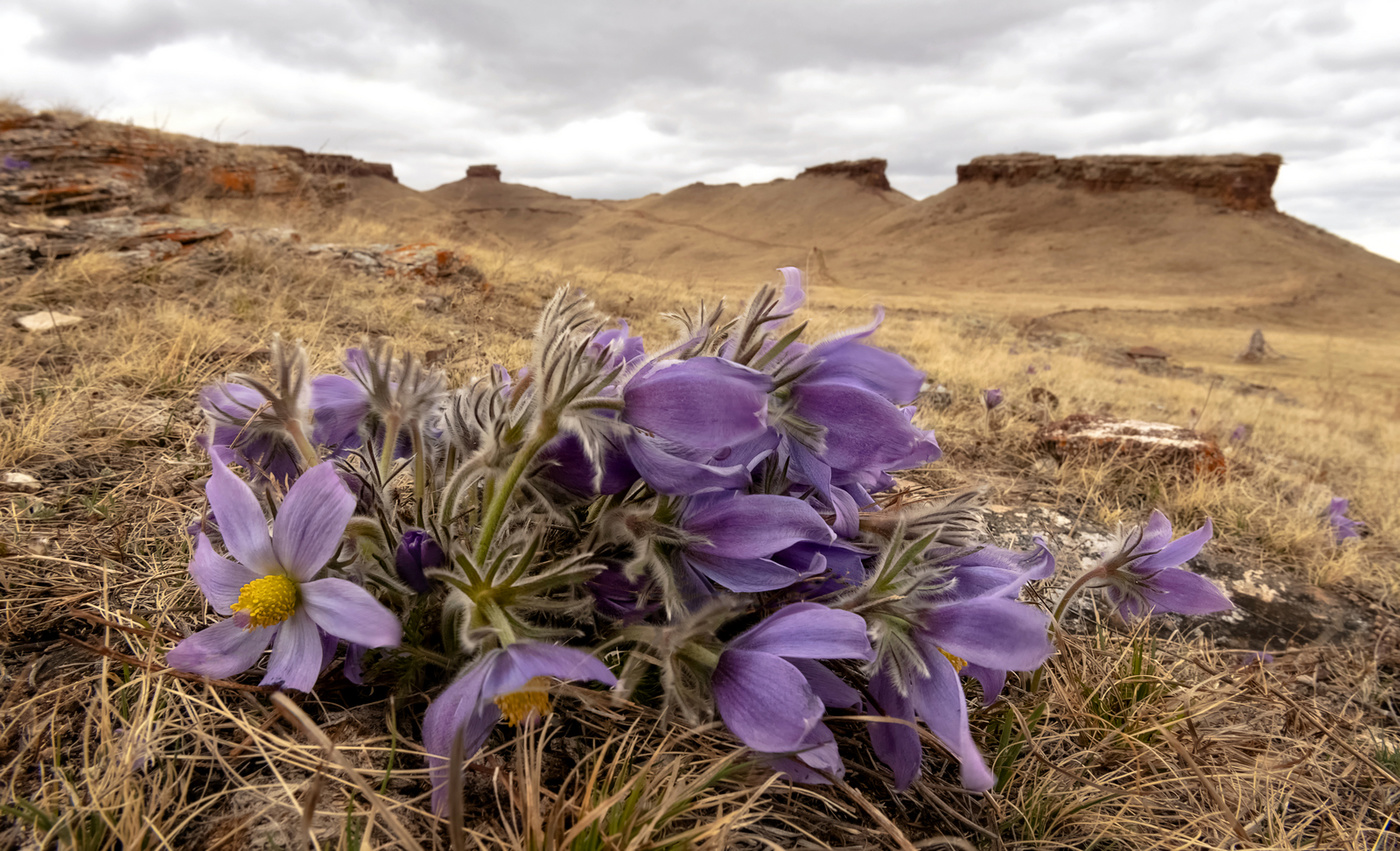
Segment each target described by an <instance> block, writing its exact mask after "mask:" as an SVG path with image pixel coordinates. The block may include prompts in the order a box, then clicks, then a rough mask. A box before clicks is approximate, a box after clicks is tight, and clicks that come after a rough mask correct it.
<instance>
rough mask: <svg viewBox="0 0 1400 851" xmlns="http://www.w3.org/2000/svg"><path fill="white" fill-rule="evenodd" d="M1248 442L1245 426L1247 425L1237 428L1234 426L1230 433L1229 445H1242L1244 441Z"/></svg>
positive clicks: (1247, 431) (1247, 432)
mask: <svg viewBox="0 0 1400 851" xmlns="http://www.w3.org/2000/svg"><path fill="white" fill-rule="evenodd" d="M1248 440H1249V426H1247V425H1243V424H1241V425H1237V426H1235V428H1234V430H1233V431H1231V432H1230V442H1231V443H1239V444H1244V443H1245V442H1246V441H1248Z"/></svg>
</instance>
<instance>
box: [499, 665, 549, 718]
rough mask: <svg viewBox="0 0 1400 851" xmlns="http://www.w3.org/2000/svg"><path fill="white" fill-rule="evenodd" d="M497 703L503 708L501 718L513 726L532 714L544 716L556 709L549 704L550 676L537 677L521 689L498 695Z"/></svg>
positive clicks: (539, 716)
mask: <svg viewBox="0 0 1400 851" xmlns="http://www.w3.org/2000/svg"><path fill="white" fill-rule="evenodd" d="M496 705H497V706H499V707H500V708H501V718H502V719H503V720H504V721H505V722H506V723H507V724H509V725H510V726H512V727H518V726H520V725H521V724H522V723H524V722H525V721H527V720H529V719H530V717H531V716H534V717H538V718H543V717H544V716H546V715H548V714H549V713H550V712H551V711H553V709H554V707H552V706H550V704H549V678H548V677H535V678H534V679H532V680H530V681H529V682H528V683H526V684H525V687H524V688H522V689H520V690H519V691H512V692H509V693H507V694H501V695H497V696H496Z"/></svg>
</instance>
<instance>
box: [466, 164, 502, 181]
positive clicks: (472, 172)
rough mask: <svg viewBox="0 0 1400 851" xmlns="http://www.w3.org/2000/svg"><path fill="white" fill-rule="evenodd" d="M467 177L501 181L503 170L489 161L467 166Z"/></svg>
mask: <svg viewBox="0 0 1400 851" xmlns="http://www.w3.org/2000/svg"><path fill="white" fill-rule="evenodd" d="M467 177H470V178H475V179H481V180H494V181H496V182H497V183H500V182H501V170H500V169H499V168H496V167H495V166H494V165H491V164H489V163H483V164H481V165H469V166H467Z"/></svg>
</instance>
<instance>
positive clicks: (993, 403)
mask: <svg viewBox="0 0 1400 851" xmlns="http://www.w3.org/2000/svg"><path fill="white" fill-rule="evenodd" d="M1005 398H1006V397H1005V396H1004V395H1003V394H1002V392H1001V388H999V387H989V388H987V389H986V390H983V391H982V404H983V405H985V406H986V407H987V410H989V411H990V410H992V409H993V408H996V407H997V406H999V405H1000V404H1001V403H1002V402H1003V401H1004V400H1005Z"/></svg>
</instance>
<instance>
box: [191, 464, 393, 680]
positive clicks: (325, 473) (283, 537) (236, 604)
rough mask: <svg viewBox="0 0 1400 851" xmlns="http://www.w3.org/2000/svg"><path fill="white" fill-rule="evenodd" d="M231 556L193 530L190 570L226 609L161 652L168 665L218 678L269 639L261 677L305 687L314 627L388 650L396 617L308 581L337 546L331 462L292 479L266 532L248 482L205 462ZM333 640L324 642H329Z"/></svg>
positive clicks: (354, 592)
mask: <svg viewBox="0 0 1400 851" xmlns="http://www.w3.org/2000/svg"><path fill="white" fill-rule="evenodd" d="M207 492H208V496H209V503H210V505H212V506H213V509H214V512H215V513H216V514H217V515H218V518H219V531H220V534H221V535H222V537H223V539H224V544H225V545H226V546H227V547H228V549H229V552H230V554H231V555H232V556H233V558H232V559H229V558H225V557H223V556H221V555H219V554H218V553H216V552H215V551H214V547H213V544H212V543H211V542H210V541H209V537H208V536H207V535H205V534H204V533H203V532H200V533H199V535H198V538H197V542H196V545H195V553H194V559H193V560H192V561H191V562H190V575H191V576H192V577H193V578H194V580H195V582H196V583H197V584H198V585H199V588H200V590H201V591H203V592H204V596H205V597H207V598H208V600H209V603H210V605H211V606H213V608H214V610H215V611H216V612H218V613H219V614H222V615H231V617H229V618H228V619H227V620H223V621H220V622H219V623H216V624H214V625H213V626H210V627H208V628H206V629H204V630H202V631H200V632H197V633H195V634H194V635H191V636H190V637H189V638H186V639H184V640H183V641H181V642H180V643H179V644H177V645H176V646H175V647H174V648H172V649H171V650H170V652H169V653H167V654H166V660H167V661H168V662H169V664H170V665H171V667H174V668H177V669H179V670H182V671H188V672H190V673H195V674H202V675H204V676H207V677H214V678H224V677H230V676H233V675H234V674H238V673H241V672H243V671H246V670H247V669H248V668H251V667H252V666H253V665H254V663H256V662H257V660H258V658H259V657H260V656H262V653H263V651H264V650H266V649H267V648H268V646H269V645H271V647H272V656H271V658H270V661H269V663H268V668H267V675H266V676H264V677H263V684H264V685H270V684H278V683H280V684H282V685H284V686H285V687H287V688H291V689H296V690H297V691H310V690H311V688H312V687H313V686H314V685H315V684H316V679H317V677H318V676H319V674H320V672H321V670H322V667H323V663H324V659H325V655H326V654H325V651H324V644H325V641H324V639H323V633H324V634H325V635H329V636H333V637H334V638H340V639H344V640H346V641H349V642H351V643H354V644H361V645H364V646H366V647H395V646H397V645H398V643H399V639H400V637H401V635H402V627H401V626H400V624H399V620H398V618H397V617H396V616H395V615H394V613H393V612H391V611H389V610H388V609H386V608H385V607H384V605H383V604H381V603H380V602H379V601H378V600H376V599H374V597H373V596H371V595H370V593H369V592H368V591H366V590H364V589H363V588H361V587H360V586H358V585H356V584H354V583H353V582H349V581H347V580H344V579H336V578H323V579H315V578H314V577H315V576H316V574H317V573H319V572H320V570H321V568H322V567H324V566H325V564H326V562H328V561H330V559H331V557H332V556H334V555H335V553H336V551H337V550H338V549H339V548H340V541H341V536H342V535H343V534H344V532H345V527H346V525H347V524H348V523H349V521H350V515H351V513H352V512H353V511H354V507H355V502H354V498H353V497H351V495H350V492H349V490H348V489H347V488H346V487H345V484H344V483H343V482H342V481H341V480H340V476H339V474H338V473H337V472H336V469H335V467H334V465H333V464H330V463H323V464H318V465H316V466H315V467H312V468H311V469H310V470H307V471H306V472H305V473H304V474H302V476H301V477H300V478H298V479H297V480H296V482H295V483H294V484H293V485H292V487H291V490H289V491H288V492H287V497H286V499H285V500H283V502H282V506H281V508H280V510H279V511H278V514H277V521H276V523H275V524H274V525H273V529H272V532H271V534H269V532H268V527H267V519H266V517H265V516H264V515H263V510H262V507H261V506H260V505H259V503H258V499H257V497H256V496H254V494H253V491H252V489H251V488H249V487H248V485H247V484H246V483H244V482H243V481H242V480H241V479H239V478H238V477H237V476H235V475H234V474H233V472H232V471H231V470H229V469H228V468H227V467H225V466H223V465H222V464H219V463H217V462H216V463H215V464H214V473H213V477H212V478H211V479H210V480H209V485H208V488H207ZM332 646H333V642H332Z"/></svg>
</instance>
